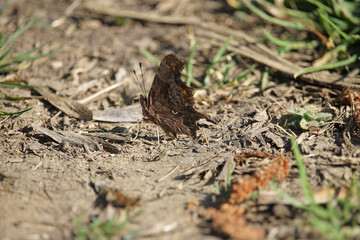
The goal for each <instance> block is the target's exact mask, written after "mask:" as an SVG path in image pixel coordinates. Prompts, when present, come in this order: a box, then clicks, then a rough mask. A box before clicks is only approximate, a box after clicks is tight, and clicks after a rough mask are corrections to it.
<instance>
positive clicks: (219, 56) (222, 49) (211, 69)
mask: <svg viewBox="0 0 360 240" xmlns="http://www.w3.org/2000/svg"><path fill="white" fill-rule="evenodd" d="M232 40H233V36H230V37H228V39H227V40H226V41H225V42H224V44H223V45H221V47H220V48H219V50H218V51H217V53H216V54H215V57H214V58H213V60H212V62H211V65H210V66H209V67H208V69H207V70H206V75H207V76H209V75H211V74H213V73H214V72H215V70H214V66H215V65H216V64H218V63H219V62H220V61H221V59H222V57H223V55H224V53H225V51H226V49H227V47H228V46H229V44H230V42H231V41H232Z"/></svg>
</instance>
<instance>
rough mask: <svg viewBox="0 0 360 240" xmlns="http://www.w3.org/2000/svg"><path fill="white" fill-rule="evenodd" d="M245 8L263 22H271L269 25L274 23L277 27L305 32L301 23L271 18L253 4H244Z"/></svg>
mask: <svg viewBox="0 0 360 240" xmlns="http://www.w3.org/2000/svg"><path fill="white" fill-rule="evenodd" d="M245 6H246V7H247V8H248V9H249V10H250V11H252V12H253V13H255V14H256V15H258V16H259V17H260V18H262V19H264V20H266V21H268V22H271V23H274V24H277V25H279V26H283V27H286V28H293V29H297V30H305V26H304V25H303V24H301V23H294V22H290V21H285V20H281V19H278V18H274V17H271V16H269V15H267V14H266V13H265V12H263V11H262V10H260V9H259V8H257V7H255V6H254V5H253V4H249V3H246V4H245Z"/></svg>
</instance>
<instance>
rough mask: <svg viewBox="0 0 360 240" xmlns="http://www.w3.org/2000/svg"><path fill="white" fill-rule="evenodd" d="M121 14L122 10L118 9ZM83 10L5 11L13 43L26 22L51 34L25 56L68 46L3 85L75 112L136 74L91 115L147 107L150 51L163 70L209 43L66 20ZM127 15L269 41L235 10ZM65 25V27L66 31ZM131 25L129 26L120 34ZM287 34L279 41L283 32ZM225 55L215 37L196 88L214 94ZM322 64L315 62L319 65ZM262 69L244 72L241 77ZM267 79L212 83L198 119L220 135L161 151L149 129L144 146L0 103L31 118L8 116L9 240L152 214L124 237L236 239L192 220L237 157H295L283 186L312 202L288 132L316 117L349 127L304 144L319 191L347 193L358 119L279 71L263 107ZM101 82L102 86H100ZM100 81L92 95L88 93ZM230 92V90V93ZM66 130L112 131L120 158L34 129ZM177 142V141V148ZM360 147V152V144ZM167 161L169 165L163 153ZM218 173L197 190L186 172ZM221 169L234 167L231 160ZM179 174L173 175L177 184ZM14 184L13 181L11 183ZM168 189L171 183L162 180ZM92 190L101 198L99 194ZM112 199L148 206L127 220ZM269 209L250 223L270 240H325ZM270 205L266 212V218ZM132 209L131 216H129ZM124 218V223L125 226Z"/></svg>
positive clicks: (26, 40) (287, 211)
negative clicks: (222, 28) (287, 112)
mask: <svg viewBox="0 0 360 240" xmlns="http://www.w3.org/2000/svg"><path fill="white" fill-rule="evenodd" d="M107 2H109V1H107ZM70 4H71V1H66V0H61V1H47V0H40V1H24V0H12V1H5V2H1V3H0V11H1V12H0V26H1V27H0V29H1V31H2V32H3V34H4V35H5V36H7V35H9V34H11V33H12V32H14V31H15V30H16V29H17V27H18V26H19V25H20V24H21V23H22V22H24V21H26V19H30V18H37V19H38V20H39V21H38V22H37V23H36V24H35V25H34V26H33V27H31V28H30V29H29V30H28V31H27V32H26V33H25V34H24V35H23V36H22V37H21V38H19V40H18V41H17V42H16V45H15V48H14V52H13V53H14V54H15V53H17V52H18V53H20V52H23V51H25V50H28V49H31V48H32V47H33V46H38V45H39V44H41V43H44V42H46V41H49V40H53V39H54V41H53V42H51V44H49V45H48V46H46V47H45V49H43V50H42V51H43V52H47V51H50V50H53V49H57V48H59V47H61V46H66V47H65V49H64V50H63V51H62V52H60V53H58V54H56V55H54V56H52V57H47V58H44V59H39V60H36V61H35V62H33V63H31V66H30V67H29V68H27V69H25V70H21V71H19V72H17V73H14V74H9V75H1V76H0V80H21V81H26V82H28V83H30V84H33V85H38V86H43V87H49V89H50V90H51V91H52V93H54V94H56V95H58V96H61V97H64V98H66V99H74V100H80V99H83V98H85V97H88V96H90V95H92V94H94V93H96V92H99V91H100V90H102V89H104V88H106V87H108V86H110V85H113V84H115V83H116V73H118V72H119V69H124V70H125V73H126V75H125V78H124V79H125V80H126V81H127V83H128V84H127V85H126V86H125V87H123V88H121V89H117V90H116V91H113V92H110V93H106V95H105V96H102V97H101V98H99V99H98V100H96V101H92V102H89V103H87V104H86V106H87V107H88V108H89V109H90V110H91V111H93V112H95V111H98V110H104V109H111V108H120V107H125V106H126V105H134V106H139V103H138V95H137V94H138V93H139V92H140V88H139V87H138V86H137V85H136V82H135V80H134V77H133V75H132V69H139V68H138V63H139V62H142V63H143V66H144V75H145V79H146V82H147V89H149V85H150V84H151V82H152V79H153V76H154V73H155V69H156V68H155V67H154V65H153V64H152V63H151V62H150V61H149V60H148V59H147V58H146V57H145V56H144V55H143V54H141V52H140V50H139V49H140V48H146V49H147V50H148V51H150V52H151V53H153V54H154V55H155V56H156V57H157V58H158V59H161V58H162V57H164V56H165V55H166V54H169V53H175V54H176V55H177V56H179V57H180V58H182V59H185V60H186V59H187V57H188V55H189V53H190V47H189V45H190V43H189V42H190V39H191V37H193V36H195V37H196V31H195V33H194V32H193V31H194V29H193V28H192V27H191V26H188V25H183V24H177V25H174V24H171V25H170V24H165V23H163V24H162V23H152V22H147V21H138V20H132V19H130V18H126V19H116V18H114V17H110V16H107V15H101V14H99V13H94V12H92V11H90V10H89V9H86V8H85V7H84V5H82V4H83V3H82V4H80V5H79V6H78V8H76V9H75V10H73V11H72V12H71V13H70V14H66V13H65V10H66V9H67V8H68V7H69V5H70ZM109 4H113V5H114V6H116V7H120V8H122V9H127V10H134V11H139V12H156V13H158V14H163V15H176V14H178V15H183V16H192V15H195V16H197V17H200V18H201V19H203V21H212V22H217V23H219V24H224V25H226V26H231V27H232V28H235V29H241V30H243V31H245V32H247V33H248V34H249V35H250V36H257V34H258V33H259V32H260V31H261V30H260V29H261V28H260V27H262V26H264V23H263V22H259V20H257V19H256V18H253V17H250V16H249V17H248V19H239V18H235V17H234V16H233V11H234V10H233V9H231V8H230V7H228V6H227V4H226V2H225V1H205V0H204V1H202V0H199V1H157V0H152V1H133V0H124V1H114V2H113V3H111V1H110V3H109ZM58 19H63V21H61V20H60V21H58V22H55V23H58V24H57V25H56V26H55V25H54V21H55V20H58ZM119 21H123V22H122V23H121V24H120V25H119V24H118V22H119ZM275 30H276V29H275ZM217 49H218V45H216V44H212V40H211V38H210V37H209V38H208V39H204V38H202V39H201V41H200V42H199V45H198V50H197V52H196V55H195V60H196V64H195V65H194V75H195V79H197V80H199V81H201V79H202V78H203V73H204V69H206V67H207V66H208V65H209V62H210V59H212V57H213V56H214V54H215V52H216V50H217ZM309 54H313V53H309ZM252 63H253V62H251V61H249V60H247V59H240V60H239V61H238V70H239V72H240V71H242V70H244V69H246V68H247V67H249V66H250V65H251V64H252ZM262 70H264V67H262V66H259V67H258V68H257V70H255V71H254V73H253V74H252V75H251V76H252V77H253V80H249V81H250V83H248V84H243V85H241V87H239V88H238V91H237V92H235V93H234V94H233V95H232V97H231V98H230V97H228V96H229V95H231V94H232V93H233V89H234V87H230V88H229V87H227V86H225V85H224V86H222V87H221V86H220V85H218V84H216V83H215V84H213V85H212V86H210V87H208V88H207V90H206V91H203V90H199V93H201V94H198V95H195V100H196V108H197V109H198V110H199V111H202V112H204V113H207V114H208V115H209V116H211V117H212V118H213V119H214V120H216V122H217V123H216V124H211V123H209V122H206V121H200V127H201V129H200V130H199V131H198V138H197V139H195V140H191V139H189V138H187V137H186V136H179V137H178V138H177V139H176V140H171V139H166V138H165V137H164V134H163V132H161V133H160V134H161V138H162V142H161V144H160V145H158V144H157V136H156V128H155V125H154V124H151V123H144V126H143V128H142V131H141V133H140V136H139V138H138V139H136V140H135V139H133V137H134V136H135V133H136V130H137V125H136V123H103V122H102V123H99V122H96V121H83V120H79V119H76V118H73V117H69V116H68V115H67V114H64V113H62V112H59V110H58V109H57V108H55V107H54V106H53V104H50V103H49V102H48V101H45V100H41V99H40V100H39V99H30V100H26V101H21V102H3V103H0V109H1V110H5V111H20V110H23V109H26V108H30V107H31V108H32V110H31V111H28V112H26V113H24V114H21V115H19V116H13V117H0V153H1V154H0V173H1V178H0V238H1V239H72V238H74V237H75V236H76V235H77V234H78V227H77V221H79V222H81V223H82V224H83V225H84V226H88V225H89V223H90V221H92V220H94V219H96V218H98V219H100V220H103V221H105V220H108V219H111V218H116V219H124V218H126V216H131V215H133V214H136V213H138V212H139V211H140V215H139V216H138V217H136V218H135V219H134V220H133V221H131V223H130V224H129V225H128V226H127V227H126V229H125V232H123V233H122V234H129V233H136V234H137V236H138V237H139V238H140V239H221V238H226V236H225V235H221V234H219V233H217V232H215V231H213V230H212V228H211V223H210V222H209V221H206V219H203V218H201V217H199V215H198V214H197V213H194V211H190V210H189V208H188V205H189V203H196V202H198V203H199V204H200V205H202V206H204V208H209V207H215V206H216V204H215V200H216V196H217V195H218V194H219V193H218V191H217V189H216V187H215V186H214V181H215V178H216V176H217V175H218V173H219V171H220V170H221V163H223V162H224V158H226V156H228V154H240V153H244V152H250V151H259V152H267V153H271V154H275V155H279V156H287V157H288V159H289V161H290V170H289V174H288V175H287V176H286V178H285V179H284V180H283V181H282V182H280V183H279V187H280V188H281V189H283V190H284V191H286V192H287V193H289V194H291V195H292V196H298V195H301V188H300V183H299V179H298V171H297V167H296V164H295V161H294V160H293V158H292V157H291V147H290V142H289V135H290V133H291V132H290V131H288V130H286V129H284V128H282V127H281V125H280V118H281V116H282V114H283V113H284V109H291V108H293V107H302V106H305V105H307V104H315V105H318V106H320V107H321V108H323V109H325V110H326V111H327V112H330V113H332V114H333V117H334V119H337V122H335V123H333V124H332V125H330V128H329V129H330V130H328V131H322V132H321V133H316V132H315V133H309V132H305V133H302V134H301V133H297V134H298V142H300V143H301V144H300V148H301V151H302V154H303V156H304V159H305V163H306V167H307V172H308V175H309V176H310V178H309V179H310V184H311V186H312V188H313V189H321V188H324V187H327V186H336V187H339V186H345V185H346V184H347V183H348V182H349V181H351V178H352V174H353V172H356V171H358V160H357V159H358V158H357V157H358V156H359V151H358V150H357V148H356V147H354V146H355V145H356V144H357V141H358V140H357V138H356V136H353V138H352V139H351V140H349V139H348V138H345V135H344V131H345V130H346V123H345V124H342V123H343V118H339V116H342V115H341V114H342V113H345V110H346V108H339V107H338V106H335V105H334V104H333V101H334V99H335V97H336V94H337V93H338V92H337V91H336V90H330V89H326V88H322V87H318V86H308V85H306V84H303V83H301V82H300V83H299V82H294V81H293V80H291V79H290V78H288V77H286V76H282V75H281V74H276V72H271V78H270V81H269V83H268V85H267V92H266V93H267V94H264V95H261V94H260V92H259V85H258V81H259V79H260V71H262ZM94 80H95V81H94ZM90 81H94V82H93V85H91V86H90V87H89V88H86V89H85V90H79V89H78V86H80V85H82V84H84V83H87V82H90ZM218 86H220V87H218ZM1 91H2V92H3V93H6V94H7V95H10V96H39V94H38V93H37V92H36V91H35V90H27V89H25V90H24V89H18V88H13V89H12V88H6V89H1ZM33 124H35V125H38V126H41V127H44V128H46V129H49V130H54V131H72V132H74V133H83V134H85V133H92V134H94V133H95V134H97V133H99V134H100V131H101V128H103V129H107V130H111V129H113V128H114V127H121V129H122V131H123V133H117V134H118V135H119V136H124V138H123V139H122V140H121V139H120V140H111V141H110V140H105V141H107V142H109V143H111V144H113V145H114V146H116V147H117V148H118V150H119V151H118V152H117V153H112V152H109V151H106V150H105V149H100V150H97V151H96V150H93V149H89V148H87V147H82V146H76V145H75V144H66V143H57V142H56V141H54V140H53V139H51V138H50V137H48V136H46V135H45V134H43V133H41V132H40V131H38V130H37V129H35V128H34V127H32V125H33ZM164 138H165V139H166V140H164ZM353 144H355V145H353ZM164 151H168V155H167V156H165V157H163V158H158V156H159V155H160V153H162V152H164ZM213 158H215V160H216V159H217V160H218V161H219V162H220V163H219V164H218V165H219V166H218V167H217V165H216V164H215V167H213V168H210V169H208V171H207V172H206V171H205V170H204V171H205V173H206V174H205V173H204V174H203V173H201V172H200V173H199V174H194V176H189V177H184V176H182V175H183V174H182V173H183V172H184V171H185V170H187V169H190V168H192V167H196V166H198V165H200V164H201V163H203V162H205V161H207V160H209V159H213ZM221 160H222V161H221ZM268 163H269V160H268V159H267V160H266V159H265V160H259V161H251V160H248V161H246V163H245V164H241V165H237V166H236V167H235V171H234V172H233V174H232V178H233V179H236V178H238V177H240V176H243V175H244V174H252V173H254V172H255V171H256V170H258V169H260V168H261V167H262V166H265V165H266V164H268ZM169 173H170V174H169ZM5 176H6V177H5ZM163 177H164V178H163ZM93 184H95V185H96V187H95V188H94V186H93ZM101 186H106V187H107V188H111V189H116V190H118V191H121V193H123V194H124V195H126V196H127V197H129V198H133V199H136V198H139V199H140V200H139V202H138V203H137V204H136V205H135V206H128V207H127V208H126V209H124V208H119V207H114V206H112V205H111V204H108V206H101V203H99V202H100V201H101V199H99V195H98V194H97V192H96V189H97V188H98V187H101ZM260 196H262V199H258V200H256V201H255V200H251V201H249V202H248V203H247V204H249V208H248V210H247V213H246V214H247V215H246V216H247V221H248V222H249V224H250V225H251V226H253V227H261V228H263V229H264V230H265V233H266V236H267V238H268V239H319V238H321V237H320V235H319V234H318V233H316V231H314V229H313V228H311V227H310V225H309V224H308V223H307V221H306V218H305V217H304V213H303V212H302V211H300V210H296V209H294V208H291V207H290V206H289V205H286V204H285V205H284V204H278V203H279V202H281V198H280V197H279V196H278V195H277V194H276V193H275V192H274V190H272V189H270V188H267V189H265V190H264V191H263V192H262V195H260ZM257 202H263V204H259V205H258V207H254V206H256V204H257ZM130 205H131V204H130ZM124 216H125V217H124Z"/></svg>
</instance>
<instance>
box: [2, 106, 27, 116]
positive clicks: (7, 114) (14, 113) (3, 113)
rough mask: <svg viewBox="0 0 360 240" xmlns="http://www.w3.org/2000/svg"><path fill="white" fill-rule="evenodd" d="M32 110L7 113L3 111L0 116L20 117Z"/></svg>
mask: <svg viewBox="0 0 360 240" xmlns="http://www.w3.org/2000/svg"><path fill="white" fill-rule="evenodd" d="M31 109H32V108H28V109H25V110H22V111H19V112H5V111H3V110H0V116H13V115H18V114H22V113H24V112H27V111H30V110H31Z"/></svg>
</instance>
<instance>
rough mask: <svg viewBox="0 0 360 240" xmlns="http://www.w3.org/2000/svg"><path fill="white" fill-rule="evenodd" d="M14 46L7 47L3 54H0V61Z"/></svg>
mask: <svg viewBox="0 0 360 240" xmlns="http://www.w3.org/2000/svg"><path fill="white" fill-rule="evenodd" d="M13 48H14V46H11V47H9V49H8V50H7V51H6V52H5V53H4V54H3V55H0V61H1V60H3V59H4V58H5V57H6V56H7V55H8V54H9V53H10V52H11V50H13Z"/></svg>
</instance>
